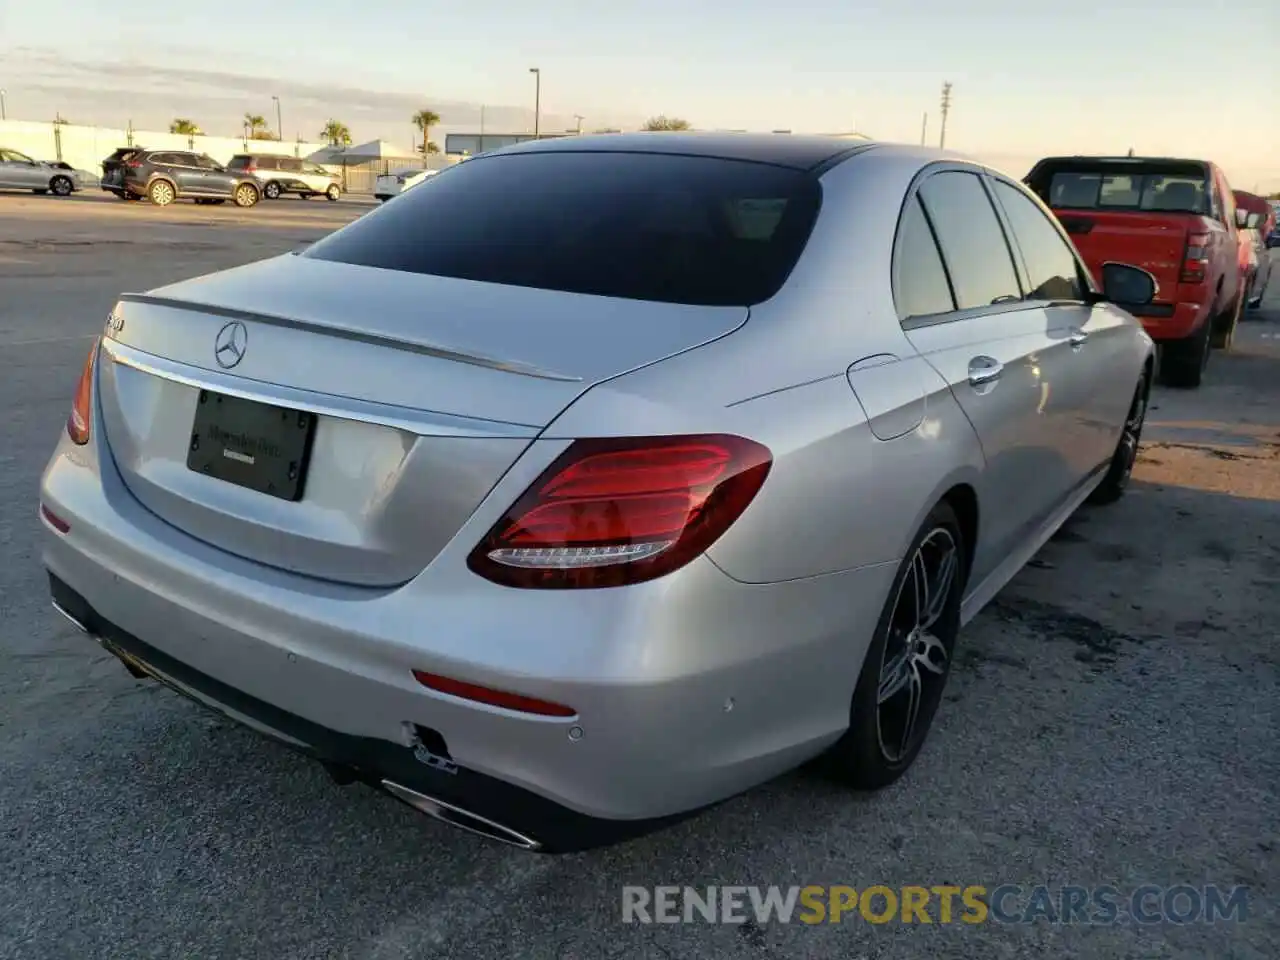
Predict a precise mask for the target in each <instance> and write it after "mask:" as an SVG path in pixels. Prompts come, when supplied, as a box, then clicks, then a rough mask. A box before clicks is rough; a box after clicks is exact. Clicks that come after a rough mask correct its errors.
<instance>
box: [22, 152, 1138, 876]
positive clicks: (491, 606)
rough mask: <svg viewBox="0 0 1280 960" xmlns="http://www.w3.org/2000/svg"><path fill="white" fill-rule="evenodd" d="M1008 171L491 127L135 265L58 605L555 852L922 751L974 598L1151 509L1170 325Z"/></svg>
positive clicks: (262, 711) (435, 799)
mask: <svg viewBox="0 0 1280 960" xmlns="http://www.w3.org/2000/svg"><path fill="white" fill-rule="evenodd" d="M1105 281H1106V282H1105V286H1106V288H1107V289H1106V290H1105V291H1099V290H1097V289H1095V287H1094V286H1093V284H1092V282H1091V281H1090V279H1089V275H1088V271H1087V270H1086V269H1085V268H1084V266H1083V265H1082V264H1081V261H1080V259H1079V258H1078V257H1077V255H1076V253H1075V251H1074V249H1073V247H1072V245H1071V243H1070V241H1069V240H1068V238H1067V236H1066V235H1065V234H1064V233H1063V231H1062V229H1061V228H1060V227H1059V226H1058V224H1057V222H1056V221H1055V219H1054V218H1053V216H1052V214H1050V213H1049V212H1048V211H1047V210H1046V209H1045V207H1044V206H1042V205H1041V204H1040V202H1039V201H1038V200H1037V199H1035V197H1033V196H1032V195H1031V194H1030V193H1028V192H1027V190H1026V189H1025V188H1024V187H1023V186H1022V185H1021V184H1019V183H1018V182H1017V181H1015V180H1013V179H1010V178H1009V177H1006V176H1004V175H1002V174H1000V173H997V172H995V171H992V170H990V169H987V168H985V167H983V166H980V165H978V164H976V163H972V162H968V161H965V160H961V159H957V158H954V157H953V156H952V155H950V154H944V153H940V152H937V151H933V150H926V149H923V148H915V147H902V146H893V145H878V144H866V143H857V144H850V143H849V142H848V141H842V140H836V139H827V138H805V137H797V136H770V135H762V136H753V135H714V134H705V135H698V134H688V135H684V134H674V133H660V134H647V135H646V134H639V135H621V136H620V135H612V136H601V137H598V138H592V137H573V138H567V139H565V140H543V141H538V142H531V143H525V144H522V145H519V146H515V147H511V148H508V149H505V150H500V151H495V152H492V153H488V154H486V155H484V156H481V157H476V158H474V159H472V160H471V161H469V162H467V163H464V164H460V165H458V166H456V167H452V168H450V169H449V170H446V171H444V172H443V173H441V174H439V175H437V176H435V177H433V178H432V179H431V185H430V187H429V188H424V189H416V190H411V191H409V192H408V193H406V194H404V195H403V196H402V197H401V198H400V199H399V200H398V201H397V202H395V203H390V204H386V205H385V206H382V207H379V208H377V209H376V210H375V211H373V212H371V213H369V214H367V215H366V216H364V217H362V218H361V219H359V220H357V221H355V222H354V223H352V224H350V225H349V226H347V227H345V228H343V229H341V230H339V231H337V232H336V233H333V234H331V235H330V236H328V237H326V238H325V239H323V240H321V241H319V242H318V243H316V244H314V245H312V246H311V247H309V248H308V249H307V250H306V251H305V252H301V253H296V254H289V255H285V256H280V257H276V258H273V259H270V260H266V261H263V262H259V263H253V264H250V265H247V266H243V267H239V268H237V269H233V270H229V271H226V272H222V273H216V274H212V275H210V276H206V277H203V278H198V279H195V280H189V281H184V282H182V283H179V284H176V285H173V286H169V287H164V288H161V289H158V290H153V291H152V292H150V293H147V294H130V295H126V296H123V297H121V298H120V302H119V303H118V305H117V306H116V307H115V308H114V310H113V311H112V312H111V314H110V317H109V318H108V320H107V323H106V327H105V330H104V332H103V334H102V337H101V340H100V342H99V344H98V345H97V346H95V347H94V349H93V351H92V353H91V355H90V356H89V359H88V363H87V364H86V366H85V369H84V374H83V377H82V379H81V382H80V384H79V387H78V388H77V390H76V394H75V400H74V404H73V409H72V411H71V414H70V418H69V419H68V422H67V425H66V429H65V430H64V431H63V432H62V435H61V437H60V439H59V442H58V446H57V449H56V451H55V452H54V454H53V458H52V460H51V462H50V463H49V465H48V468H47V470H46V472H45V474H44V477H43V480H42V483H41V487H40V498H41V511H42V515H43V517H44V524H45V529H46V532H47V536H46V538H45V542H44V554H43V559H44V563H45V564H46V565H47V567H48V570H49V574H50V581H51V586H52V591H53V599H54V602H55V604H56V606H57V608H58V609H59V610H60V611H61V612H62V613H63V614H64V615H65V616H67V617H68V618H69V619H70V620H71V621H72V622H73V623H75V624H76V625H78V626H79V627H80V628H81V629H82V630H84V631H86V632H87V633H89V634H91V635H92V636H94V637H96V638H97V639H98V641H99V642H100V643H101V644H102V645H103V646H104V647H105V648H106V649H107V650H110V651H111V652H113V653H115V654H116V655H117V656H119V657H120V658H121V659H122V660H123V661H124V663H125V664H126V666H128V667H129V669H130V670H131V671H132V672H133V673H134V674H135V675H137V676H143V677H153V678H156V679H158V680H160V681H162V682H164V683H166V684H168V685H170V686H172V687H173V688H175V689H176V690H179V691H181V692H183V693H185V694H188V695H190V696H191V697H194V698H195V699H197V700H199V701H201V702H203V703H205V704H207V705H210V706H213V707H215V708H218V709H221V710H223V711H225V712H227V713H228V714H229V715H230V716H232V717H234V718H235V719H237V720H239V721H241V722H244V723H246V724H249V725H251V726H253V727H255V728H256V729H258V730H259V731H262V732H265V733H267V734H269V735H271V736H273V737H275V738H277V739H279V740H282V741H284V742H285V743H288V744H290V745H292V746H294V747H295V748H297V749H299V750H302V751H305V752H307V753H309V754H311V755H313V756H315V757H317V758H319V759H320V760H321V761H323V762H324V763H325V764H326V765H327V767H328V768H329V770H330V772H331V773H332V774H333V775H334V776H335V777H336V778H338V779H339V780H340V781H344V782H345V781H351V780H361V781H365V782H367V783H370V784H373V785H375V786H378V787H381V788H383V789H385V790H387V791H388V792H390V793H391V794H393V795H394V796H396V797H398V798H400V799H401V800H404V801H406V802H408V803H410V804H412V805H413V806H414V807H416V808H417V809H419V810H422V811H424V812H425V813H428V814H430V815H432V816H434V817H437V818H439V819H442V820H445V821H447V822H449V823H452V824H454V825H457V826H461V827H463V828H465V829H469V830H472V831H475V832H478V833H481V834H484V835H487V836H489V837H493V838H497V839H500V840H503V841H506V842H509V843H514V844H517V845H520V846H524V847H527V848H532V849H541V850H545V851H565V850H574V849H581V848H584V847H588V846H592V845H596V844H601V843H605V842H610V841H612V840H616V839H619V838H622V837H626V836H628V835H634V834H636V833H639V832H642V831H644V830H647V829H651V828H653V827H654V826H655V825H657V824H661V823H664V822H667V821H668V820H670V819H671V818H673V817H678V816H681V815H686V814H688V813H689V812H691V811H694V810H697V809H700V808H703V807H705V806H707V805H710V804H712V803H715V802H716V801H719V800H722V799H724V798H725V797H728V796H730V795H732V794H735V793H737V792H740V791H743V790H745V789H747V788H750V787H751V786H753V785H755V784H758V783H760V782H762V781H764V780H766V779H768V778H770V777H773V776H774V775H776V774H779V773H781V772H783V771H786V770H788V769H789V768H792V767H795V766H796V765H798V764H800V763H802V762H804V761H807V760H809V759H811V758H814V757H817V756H819V755H821V756H823V757H824V762H825V764H826V766H827V768H828V769H829V770H830V771H831V772H832V774H834V775H835V776H837V777H839V778H841V779H843V780H844V781H846V782H848V783H849V784H851V785H853V786H855V787H860V788H876V787H880V786H883V785H885V784H888V783H890V782H892V781H893V780H895V779H896V778H897V777H898V776H900V775H901V774H902V773H903V771H904V770H906V769H907V768H908V766H910V764H911V763H912V761H913V759H914V758H915V757H916V755H917V752H918V751H919V750H920V748H921V744H922V743H923V741H924V738H925V735H926V732H927V731H928V729H929V726H930V722H931V720H932V718H933V716H934V712H935V711H936V710H937V708H938V705H939V702H940V699H941V694H942V689H943V685H944V683H945V682H946V679H947V675H948V671H949V669H950V664H951V662H952V660H953V657H954V652H955V645H956V643H957V635H958V634H959V632H960V629H961V625H962V624H963V623H965V622H966V621H967V620H969V619H970V618H971V617H972V616H973V615H974V614H975V613H976V612H977V611H978V610H979V609H980V608H981V607H982V606H983V605H984V604H985V603H986V602H987V601H988V600H990V599H991V598H992V596H993V595H994V594H995V593H996V592H997V591H998V590H1000V588H1001V587H1002V586H1003V585H1004V584H1005V583H1006V582H1007V581H1008V580H1009V578H1010V577H1012V576H1013V575H1014V574H1015V573H1016V572H1017V571H1018V570H1019V568H1020V567H1022V565H1023V564H1024V563H1025V562H1026V561H1027V560H1028V559H1029V558H1030V557H1031V556H1032V555H1033V554H1034V553H1035V552H1036V551H1037V550H1038V549H1039V548H1040V546H1041V545H1042V544H1043V543H1044V542H1045V541H1046V540H1047V539H1048V538H1049V537H1050V536H1051V535H1052V534H1053V532H1054V531H1055V530H1056V529H1057V527H1058V526H1059V525H1060V524H1061V523H1062V522H1063V521H1064V520H1065V519H1066V518H1067V517H1069V516H1070V515H1071V513H1072V511H1074V510H1075V509H1076V508H1077V507H1078V506H1080V505H1081V504H1082V503H1083V502H1084V501H1085V500H1086V499H1089V498H1092V499H1093V500H1095V501H1098V502H1105V501H1111V500H1115V499H1116V498H1118V497H1119V496H1120V495H1121V494H1122V493H1123V492H1124V489H1125V485H1126V482H1127V480H1128V477H1129V473H1130V470H1131V468H1132V466H1133V462H1134V458H1135V456H1136V454H1137V448H1138V442H1139V437H1140V434H1141V430H1142V424H1143V414H1144V411H1145V409H1146V400H1147V395H1148V388H1149V385H1150V383H1151V376H1152V365H1153V362H1154V353H1153V345H1152V342H1151V340H1150V339H1149V338H1148V337H1147V336H1146V334H1145V333H1143V331H1142V328H1141V326H1140V325H1139V324H1138V323H1137V322H1136V321H1135V320H1134V319H1133V318H1132V317H1131V316H1130V315H1129V313H1127V312H1126V311H1125V310H1123V309H1121V308H1120V307H1119V306H1117V304H1118V303H1120V304H1123V303H1128V304H1130V305H1133V304H1138V303H1143V302H1147V301H1149V300H1150V299H1151V298H1152V296H1153V295H1154V281H1153V279H1152V277H1151V275H1150V274H1148V273H1146V272H1144V271H1142V270H1139V269H1137V268H1134V267H1127V266H1121V265H1112V266H1109V267H1108V269H1107V272H1106V278H1105Z"/></svg>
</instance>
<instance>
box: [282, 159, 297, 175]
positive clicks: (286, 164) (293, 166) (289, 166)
mask: <svg viewBox="0 0 1280 960" xmlns="http://www.w3.org/2000/svg"><path fill="white" fill-rule="evenodd" d="M280 169H281V170H288V171H289V172H290V173H301V172H302V161H301V160H298V159H296V158H294V157H282V158H281V160H280Z"/></svg>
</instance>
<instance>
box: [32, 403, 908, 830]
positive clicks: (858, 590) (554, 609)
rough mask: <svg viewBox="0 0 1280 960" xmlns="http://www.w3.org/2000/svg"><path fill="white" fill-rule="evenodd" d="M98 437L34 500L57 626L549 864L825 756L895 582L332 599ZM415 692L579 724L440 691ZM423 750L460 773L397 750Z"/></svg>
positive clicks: (448, 576)
mask: <svg viewBox="0 0 1280 960" xmlns="http://www.w3.org/2000/svg"><path fill="white" fill-rule="evenodd" d="M102 437H103V430H102V421H101V416H100V415H95V417H94V428H93V439H91V441H90V443H89V445H88V446H86V447H75V446H74V445H72V444H71V443H70V441H69V440H67V439H66V438H65V435H64V437H63V439H62V440H61V442H60V443H59V445H58V448H57V450H56V451H55V453H54V455H53V458H52V460H51V461H50V463H49V466H48V467H47V469H46V471H45V474H44V477H43V480H42V483H41V500H42V503H43V504H45V505H47V507H48V508H49V509H50V510H52V511H53V512H54V513H55V514H56V515H57V516H59V517H61V518H62V519H63V520H64V521H66V522H67V523H68V524H69V525H70V529H69V531H68V532H65V533H58V532H57V531H56V530H55V529H54V528H53V527H52V526H50V525H49V524H48V522H46V523H45V538H44V550H43V560H44V564H45V567H46V568H47V569H48V570H49V571H50V573H51V574H52V575H53V577H55V578H56V580H57V581H58V582H60V583H61V584H62V585H63V586H62V587H59V588H56V589H58V590H61V591H63V593H64V596H65V598H66V602H65V603H64V602H63V601H62V600H59V603H60V604H61V605H62V606H63V607H64V609H68V610H69V611H70V607H71V606H75V607H76V609H77V610H79V614H75V613H73V615H74V616H76V617H77V619H81V622H84V623H86V625H87V626H89V627H90V628H91V629H92V630H96V632H98V633H100V634H102V635H104V636H106V637H107V638H108V640H109V642H110V643H112V644H115V645H117V646H118V647H119V648H121V649H124V650H126V651H128V652H131V653H133V655H134V656H136V657H137V658H138V659H140V660H142V661H143V662H144V663H147V664H149V665H150V666H151V667H152V670H153V672H156V673H161V674H164V675H166V676H168V677H171V678H172V679H174V680H176V681H178V682H180V683H182V684H184V685H185V686H187V687H189V688H191V689H192V690H195V691H197V692H199V691H204V692H205V693H204V696H205V699H206V701H208V702H209V703H210V705H213V706H216V707H218V708H219V709H223V710H224V712H228V714H229V715H231V716H232V717H233V718H235V719H237V720H241V721H242V722H246V723H249V724H250V725H251V726H256V727H257V728H258V729H260V730H263V732H268V733H272V734H273V735H277V736H278V735H280V734H283V735H284V738H285V739H288V740H293V741H297V742H295V743H294V746H296V747H299V748H300V749H306V750H307V751H308V752H311V753H314V754H316V755H317V756H320V757H321V758H323V759H326V760H327V761H328V762H331V763H334V764H338V765H341V766H343V767H349V768H352V769H354V770H356V771H358V773H359V776H360V778H361V779H366V780H370V781H371V782H379V783H380V782H381V779H390V780H394V782H396V783H399V784H401V785H402V786H405V787H408V788H409V789H411V790H416V791H419V792H421V793H423V794H426V795H428V796H431V797H436V798H438V799H440V800H443V801H445V802H446V803H452V804H456V805H459V806H463V807H465V808H467V809H471V810H474V811H475V812H477V813H478V814H479V815H480V816H483V817H486V818H489V819H492V820H494V821H496V822H498V823H502V824H504V825H506V826H508V827H509V828H511V829H515V830H517V831H520V832H522V833H526V834H528V835H529V836H531V837H533V838H534V839H535V840H537V841H539V842H541V843H543V844H545V845H547V846H549V847H556V848H561V849H572V848H576V847H578V846H581V845H584V844H585V845H594V844H595V843H598V842H604V841H603V840H602V839H601V838H607V837H614V836H616V837H625V836H628V835H632V834H634V833H636V832H642V831H644V830H647V829H650V828H651V826H652V825H653V824H654V823H663V822H667V818H671V817H675V816H678V815H681V814H685V813H688V812H690V811H693V810H697V809H700V808H702V807H704V806H707V805H709V804H711V803H714V802H717V801H719V800H722V799H725V798H727V797H729V796H732V795H734V794H736V793H739V792H741V791H743V790H745V789H748V788H750V787H752V786H754V785H756V784H758V783H760V782H763V781H765V780H767V779H770V778H771V777H773V776H775V775H777V774H779V773H782V772H785V771H786V770H788V769H791V768H793V767H795V766H797V765H799V764H800V763H802V762H804V761H805V760H807V759H810V758H811V757H813V756H815V755H817V754H818V753H820V752H821V751H822V749H823V748H825V747H826V746H827V745H829V744H830V743H832V742H833V741H834V740H835V739H837V738H838V737H839V736H840V734H841V733H842V732H843V731H844V729H845V728H846V727H847V724H848V709H849V701H850V697H851V695H852V691H853V686H854V684H855V683H856V680H857V675H858V670H859V667H860V664H861V662H862V659H863V656H864V654H865V651H866V647H867V645H868V643H869V642H870V639H871V635H872V633H873V631H874V626H875V623H876V621H877V618H878V617H879V614H880V609H881V606H882V605H883V603H884V598H885V597H886V596H887V594H888V590H889V587H890V584H891V582H892V578H893V576H894V573H895V569H896V565H895V564H892V563H889V564H879V565H876V566H872V567H864V568H860V569H857V570H851V571H845V572H842V573H836V574H830V575H827V576H821V577H812V578H807V579H803V580H796V581H787V582H784V583H776V584H761V585H748V584H743V583H739V582H737V581H734V580H732V579H731V578H729V577H728V576H726V575H725V574H724V573H722V572H721V571H720V570H719V569H718V568H717V567H715V566H714V565H713V564H712V563H711V562H710V561H709V560H702V561H698V562H695V563H694V564H691V565H690V566H689V567H687V568H685V569H684V570H681V571H679V572H677V573H676V574H673V575H671V576H669V577H666V578H662V579H660V580H655V581H651V582H649V583H647V584H640V585H636V586H634V587H627V588H620V589H613V590H590V591H535V590H513V589H509V588H503V587H499V586H497V585H494V584H490V583H488V582H487V581H484V580H481V579H480V578H479V577H476V576H475V575H473V574H471V573H470V572H469V571H467V570H466V568H465V564H464V563H462V562H461V561H460V560H459V558H458V556H457V555H456V554H454V553H451V552H450V550H446V551H445V552H444V553H442V554H441V555H440V556H439V557H437V559H436V561H435V562H433V563H432V565H431V566H430V567H428V568H427V569H426V570H425V571H423V573H422V574H421V575H420V576H419V577H417V578H416V579H415V580H413V581H411V582H410V583H409V584H406V585H405V586H404V587H401V588H398V589H394V590H382V591H378V590H367V589H357V588H350V587H342V586H339V585H334V584H327V583H324V582H321V581H316V580H310V579H307V578H302V577H298V576H294V575H291V574H287V573H284V572H282V571H279V570H275V569H272V568H268V567H264V566H261V565H258V564H254V563H252V562H250V561H246V560H242V559H240V558H238V557H235V556H232V555H230V554H227V553H225V552H223V551H220V550H218V549H216V548H214V547H211V546H209V545H208V544H205V543H203V542H201V541H198V540H196V539H194V538H192V537H190V536H188V535H187V534H185V533H183V532H181V531H179V530H177V529H175V528H174V527H172V526H170V525H169V524H167V523H165V522H164V521H162V520H160V519H159V518H158V517H156V516H155V515H154V514H151V513H150V512H149V511H147V510H146V509H145V508H144V507H143V506H142V505H141V504H140V503H138V501H137V500H136V499H134V498H133V496H132V494H131V493H130V492H129V491H128V489H127V488H126V487H125V486H124V483H123V481H122V479H121V477H120V475H119V473H118V471H117V470H116V469H115V465H114V462H113V461H112V458H111V454H110V451H109V450H108V449H107V448H106V446H105V444H104V443H103V440H102ZM463 539H465V537H463ZM460 549H461V550H462V551H463V552H464V553H465V550H466V549H467V548H466V545H465V544H462V545H461V546H460ZM77 598H78V599H77ZM414 670H424V671H429V672H432V673H438V674H441V675H444V676H447V677H452V678H455V679H458V680H462V681H466V682H470V683H475V684H480V685H483V686H487V687H490V688H492V689H496V690H506V691H511V692H515V693H521V694H524V695H527V696H531V697H538V698H541V699H545V700H550V701H553V702H557V703H564V704H568V705H571V706H572V707H573V708H574V709H575V710H576V711H577V714H576V715H575V716H574V717H571V718H559V717H555V718H550V717H542V716H532V715H529V714H520V713H514V712H512V711H509V710H504V709H501V708H497V707H490V706H487V705H484V704H478V703H475V702H473V701H469V700H462V699H459V698H456V697H451V696H448V695H445V694H440V693H436V692H435V691H432V690H428V689H426V688H425V687H423V686H422V685H421V684H419V683H418V682H417V681H416V680H415V679H414V677H413V671H414ZM255 718H256V719H255ZM424 730H425V731H430V732H432V733H437V734H438V735H439V736H440V737H441V739H442V741H443V743H444V744H445V745H446V750H445V751H444V753H446V754H447V756H448V758H449V760H450V762H451V763H452V764H453V765H454V766H455V768H456V769H455V770H454V772H451V773H446V772H442V771H441V770H439V769H437V768H436V767H435V766H433V765H431V763H430V762H429V759H430V758H429V757H428V758H427V759H423V758H422V757H421V756H419V753H418V752H417V751H415V746H416V742H415V734H416V735H417V739H421V738H422V731H424ZM441 755H443V754H441ZM596 821H603V823H597V822H596Z"/></svg>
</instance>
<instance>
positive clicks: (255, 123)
mask: <svg viewBox="0 0 1280 960" xmlns="http://www.w3.org/2000/svg"><path fill="white" fill-rule="evenodd" d="M244 125H245V126H246V127H247V128H248V129H249V139H250V140H268V139H272V138H271V137H264V136H263V134H264V133H266V132H267V120H266V118H265V117H263V116H262V114H260V113H246V114H245V115H244Z"/></svg>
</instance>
